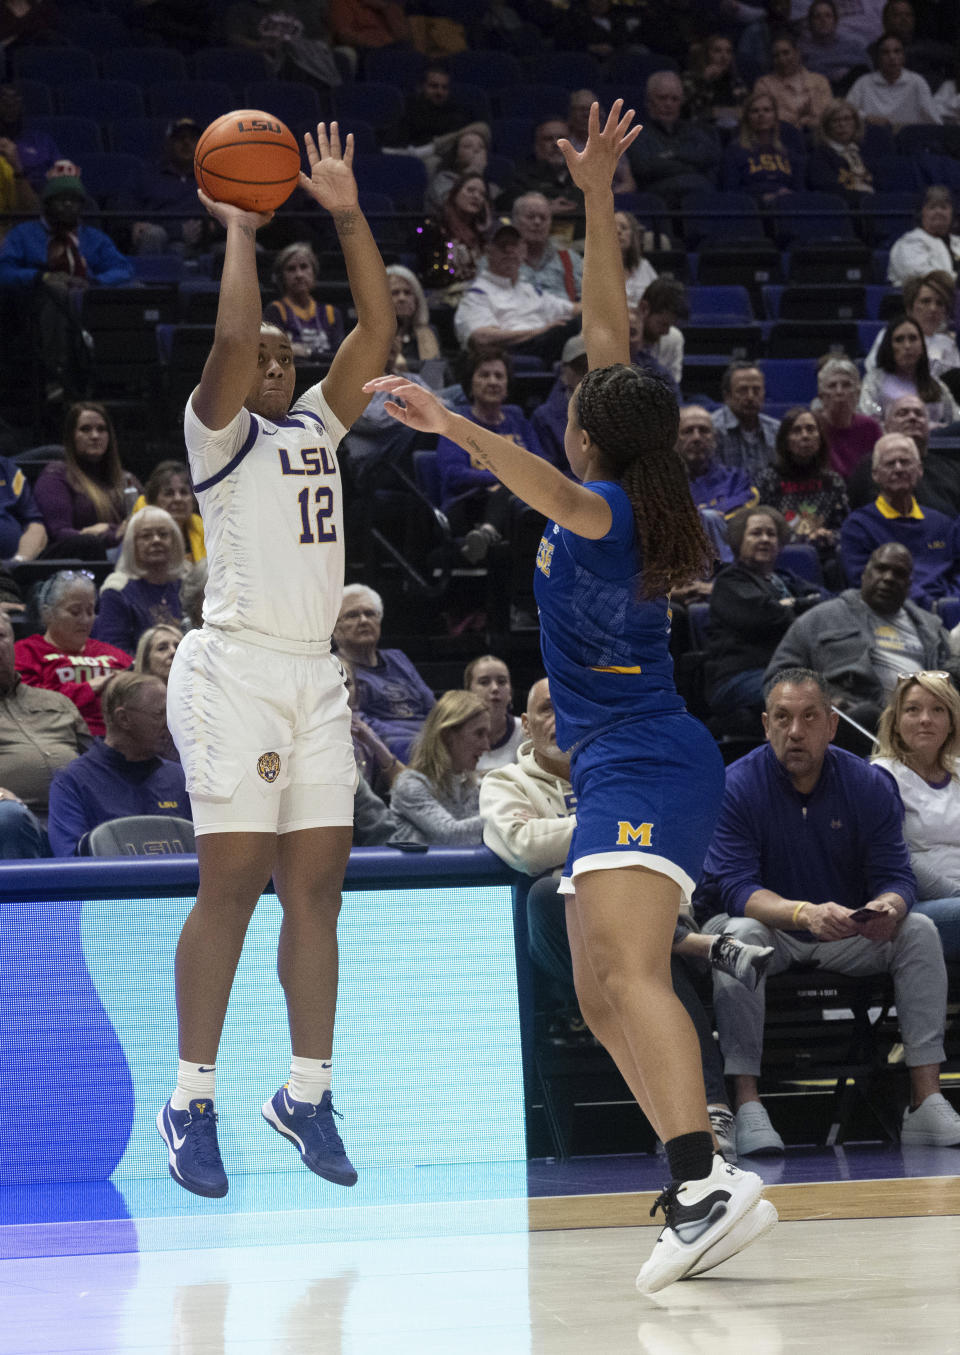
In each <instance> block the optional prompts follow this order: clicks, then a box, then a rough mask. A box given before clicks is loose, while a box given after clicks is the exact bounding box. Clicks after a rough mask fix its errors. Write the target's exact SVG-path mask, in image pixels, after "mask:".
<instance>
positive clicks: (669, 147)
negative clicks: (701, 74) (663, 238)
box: [627, 71, 719, 208]
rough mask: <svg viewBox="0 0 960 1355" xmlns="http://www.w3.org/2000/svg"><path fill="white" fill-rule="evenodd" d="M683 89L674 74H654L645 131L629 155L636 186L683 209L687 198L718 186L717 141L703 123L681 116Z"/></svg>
mask: <svg viewBox="0 0 960 1355" xmlns="http://www.w3.org/2000/svg"><path fill="white" fill-rule="evenodd" d="M683 97H684V96H683V85H682V84H681V83H680V77H679V75H677V74H676V73H675V72H674V71H654V73H653V74H652V75H651V76H650V77H649V79H648V80H647V84H646V89H645V94H644V98H645V102H646V111H647V116H646V117H645V118H644V120H643V131H642V132H641V133H640V135H639V136H638V137H637V139H636V141H634V143H633V145H632V146H631V147H630V149H629V150H628V151H627V159H628V160H629V162H630V168H631V170H632V171H633V177H634V179H635V180H636V184H637V187H638V188H639V189H641V190H642V191H643V192H650V193H658V194H659V195H660V197H662V198H664V199H665V201H666V203H667V206H668V207H672V208H675V207H679V205H680V202H681V200H682V199H683V198H684V197H685V196H686V195H687V194H688V193H698V192H701V191H702V190H704V189H710V188H715V187H716V182H717V160H718V158H719V142H718V141H717V137H716V133H715V132H714V131H713V130H712V129H711V128H709V127H705V126H704V125H703V124H702V123H699V122H693V121H691V120H690V119H687V118H683V117H681V109H682V108H683Z"/></svg>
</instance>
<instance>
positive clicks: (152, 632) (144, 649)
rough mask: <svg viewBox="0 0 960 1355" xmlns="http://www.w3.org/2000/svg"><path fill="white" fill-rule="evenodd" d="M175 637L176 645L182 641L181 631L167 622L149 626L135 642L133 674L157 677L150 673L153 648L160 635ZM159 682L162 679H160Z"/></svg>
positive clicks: (155, 674)
mask: <svg viewBox="0 0 960 1355" xmlns="http://www.w3.org/2000/svg"><path fill="white" fill-rule="evenodd" d="M164 633H165V634H167V635H175V636H176V637H177V643H178V644H179V643H180V641H181V640H182V639H183V631H182V630H178V629H177V627H176V626H171V625H170V623H169V622H167V621H161V622H160V624H159V625H157V626H151V627H150V629H149V630H145V631H144V632H143V634H142V635H141V636H140V639H139V640H138V641H137V652H136V654H135V655H134V656H133V669H134V672H135V673H143V674H144V675H145V676H147V677H157V676H158V674H157V673H151V671H150V660H151V659H152V658H153V646H154V645H155V644H156V642H157V640H158V639H159V638H160V636H161V635H162V634H164ZM160 680H161V682H162V681H163V679H162V678H161V679H160Z"/></svg>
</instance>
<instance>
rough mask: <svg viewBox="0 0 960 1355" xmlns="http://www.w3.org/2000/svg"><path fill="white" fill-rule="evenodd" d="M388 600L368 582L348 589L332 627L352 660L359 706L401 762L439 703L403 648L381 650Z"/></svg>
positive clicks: (343, 651) (338, 645) (337, 641)
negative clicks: (436, 702) (383, 599)
mask: <svg viewBox="0 0 960 1355" xmlns="http://www.w3.org/2000/svg"><path fill="white" fill-rule="evenodd" d="M382 622H383V601H382V599H381V597H380V595H379V593H375V592H374V591H373V589H372V588H367V587H366V586H365V585H364V584H359V583H349V584H347V586H346V588H344V590H343V601H342V602H341V604H340V615H339V616H338V617H337V624H336V625H335V626H334V628H333V641H334V646H335V648H336V652H337V654H338V655H341V654H342V655H343V656H344V658H346V659H348V660H349V662H350V664H351V666H352V669H353V678H354V682H355V683H356V690H357V695H356V707H355V708H356V710H357V711H359V713H360V715H361V716H362V717H363V719H364V720H365V721H366V723H367V724H368V725H369V726H370V728H371V729H372V730H373V731H374V733H376V734H377V735H379V737H380V738H381V739H382V740H383V741H384V743H385V744H386V745H387V747H388V748H389V749H390V751H391V753H393V754H394V756H395V757H398V758H399V759H400V761H401V762H407V761H408V759H409V753H410V745H411V744H412V743H413V741H414V739H415V738H416V737H417V735H418V734H419V732H420V727H421V725H422V724H423V722H424V720H425V719H426V717H427V714H428V713H429V711H430V709H431V708H432V706H433V704H434V697H433V692H432V691H431V690H430V688H429V687H428V686H427V684H426V683H425V682H424V680H423V678H422V677H421V676H420V674H419V673H418V672H417V670H416V668H414V666H413V664H412V663H411V662H410V660H409V659H408V658H407V656H406V654H404V653H403V652H402V651H401V650H399V649H380V647H379V645H380V628H381V625H382Z"/></svg>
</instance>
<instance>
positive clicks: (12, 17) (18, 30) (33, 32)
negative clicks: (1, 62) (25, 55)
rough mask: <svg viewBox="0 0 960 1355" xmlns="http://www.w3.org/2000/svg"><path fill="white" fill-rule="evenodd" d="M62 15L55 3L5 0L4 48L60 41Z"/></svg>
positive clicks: (0, 42)
mask: <svg viewBox="0 0 960 1355" xmlns="http://www.w3.org/2000/svg"><path fill="white" fill-rule="evenodd" d="M59 35H60V16H59V14H58V13H57V7H56V5H55V4H54V3H53V0H4V4H3V5H2V6H0V49H3V48H8V47H10V46H11V45H12V44H13V43H16V44H17V48H18V49H19V47H20V46H21V45H24V46H29V45H32V44H33V43H51V42H56V41H57V39H58V37H59Z"/></svg>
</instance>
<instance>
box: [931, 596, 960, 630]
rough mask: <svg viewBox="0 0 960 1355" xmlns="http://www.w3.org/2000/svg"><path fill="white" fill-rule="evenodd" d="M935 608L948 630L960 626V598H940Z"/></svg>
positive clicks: (934, 605)
mask: <svg viewBox="0 0 960 1355" xmlns="http://www.w3.org/2000/svg"><path fill="white" fill-rule="evenodd" d="M933 610H934V613H935V614H936V615H937V616H939V618H940V620H941V621H942V622H943V624H944V626H945V627H946V629H947V630H953V628H954V626H960V598H938V599H937V600H936V602H935V603H934V604H933Z"/></svg>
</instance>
